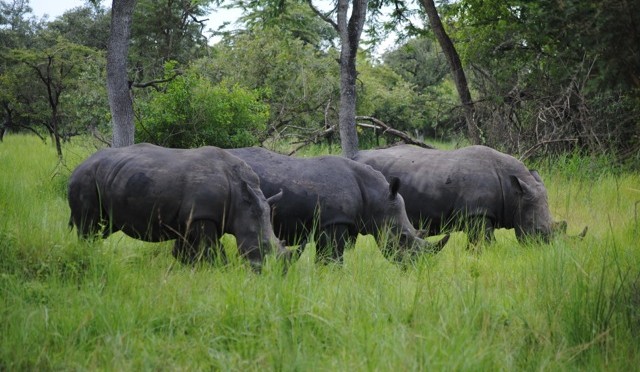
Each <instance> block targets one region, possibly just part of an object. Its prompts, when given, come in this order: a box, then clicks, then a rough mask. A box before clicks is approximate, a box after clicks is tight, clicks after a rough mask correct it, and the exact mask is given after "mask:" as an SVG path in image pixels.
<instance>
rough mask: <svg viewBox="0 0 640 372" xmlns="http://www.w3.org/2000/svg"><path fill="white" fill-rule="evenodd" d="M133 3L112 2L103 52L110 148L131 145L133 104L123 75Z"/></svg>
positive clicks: (131, 1) (130, 0)
mask: <svg viewBox="0 0 640 372" xmlns="http://www.w3.org/2000/svg"><path fill="white" fill-rule="evenodd" d="M135 4H136V0H113V3H112V6H111V34H110V37H109V46H108V49H107V92H108V94H109V107H110V108H111V117H112V121H113V143H112V144H111V145H112V146H113V147H123V146H129V145H133V143H134V132H135V127H134V122H133V119H134V116H133V102H132V100H131V93H130V88H129V79H128V75H127V55H128V52H129V37H130V35H131V22H132V18H133V9H134V7H135Z"/></svg>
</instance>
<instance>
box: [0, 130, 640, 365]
mask: <svg viewBox="0 0 640 372" xmlns="http://www.w3.org/2000/svg"><path fill="white" fill-rule="evenodd" d="M93 150H94V149H93V148H92V146H83V145H82V144H80V143H74V144H69V145H67V146H66V153H65V159H66V163H65V164H61V163H59V162H58V161H57V157H56V154H55V150H54V149H53V148H51V146H50V145H45V144H43V143H42V142H40V141H39V140H37V139H35V138H33V137H29V136H8V137H5V142H3V143H0V174H2V177H0V297H1V301H0V369H1V370H52V369H55V370H72V369H83V370H84V369H101V370H194V369H221V370H265V369H266V370H345V371H346V370H541V369H547V370H625V369H634V368H637V366H638V365H640V354H639V352H640V279H639V273H640V249H639V243H638V242H639V241H640V240H639V238H640V225H639V223H638V219H637V212H638V211H637V210H636V208H637V204H635V203H636V201H637V200H640V192H639V191H638V188H639V185H640V177H639V176H638V175H637V174H631V173H619V172H618V173H607V172H600V173H597V174H595V175H591V176H589V175H583V174H578V173H575V172H582V170H575V171H573V170H567V168H562V167H559V166H557V165H553V164H552V165H549V166H548V167H543V169H541V173H542V176H543V177H544V178H545V181H546V184H547V186H548V190H549V198H550V203H551V208H552V211H553V213H554V215H556V216H557V217H558V218H564V219H566V220H568V222H569V230H570V232H572V233H577V232H578V231H579V230H580V229H581V228H582V227H583V226H584V225H588V226H589V229H590V230H589V234H588V235H587V237H586V238H585V239H583V240H576V239H570V238H563V239H557V240H555V241H553V242H552V243H551V244H548V245H537V244H534V243H530V244H527V245H519V244H518V243H517V241H516V238H515V236H514V234H513V232H512V231H506V230H499V231H498V232H497V234H496V238H497V239H496V242H495V243H493V244H490V245H487V246H485V247H483V249H482V250H481V251H480V252H472V251H468V250H467V249H466V246H467V242H466V237H465V236H464V235H463V234H461V233H456V234H453V236H452V239H451V242H450V243H449V245H447V246H446V247H445V249H444V250H443V251H442V252H440V253H439V254H437V255H424V256H421V257H419V258H418V259H416V260H415V261H413V262H411V263H409V264H407V265H402V266H400V265H397V264H394V263H391V262H389V261H388V260H386V259H384V258H383V256H382V255H381V253H380V248H379V247H378V246H377V245H376V240H375V239H374V238H373V237H371V236H360V237H359V238H358V240H357V242H356V243H355V246H354V247H352V248H351V249H348V250H347V252H346V254H345V259H344V263H343V264H342V265H337V264H328V265H321V264H316V263H315V262H314V259H313V249H311V250H308V251H306V252H305V253H304V254H303V256H302V257H301V258H300V260H298V261H297V262H296V263H294V264H293V265H292V266H291V267H290V268H289V270H288V271H287V272H286V274H282V271H281V270H280V268H279V263H278V262H269V263H268V265H266V267H265V269H264V270H263V272H262V273H260V274H257V273H255V272H253V271H252V270H251V269H250V268H249V267H248V265H247V264H246V263H245V262H244V261H242V260H240V259H237V256H236V259H232V260H231V263H230V264H228V265H226V266H222V265H208V264H200V265H196V266H185V265H181V264H178V263H177V262H176V261H175V260H174V259H173V258H172V256H171V253H170V251H171V243H170V242H168V243H160V244H150V243H143V242H140V241H136V240H133V239H130V238H128V237H126V236H124V235H122V234H115V235H114V236H111V237H110V238H109V239H107V240H105V241H96V242H82V241H78V239H77V238H76V235H75V231H74V232H71V231H69V229H68V226H67V222H68V218H69V209H68V206H67V202H66V181H67V178H68V175H69V174H70V172H71V169H73V167H75V165H77V164H78V163H79V162H80V161H82V159H84V158H85V157H86V156H88V155H89V154H90V153H91V152H92V151H93ZM378 241H385V239H379V240H378ZM224 244H225V246H226V249H228V251H229V252H233V250H234V248H235V246H234V240H233V238H231V237H227V236H226V237H225V238H224Z"/></svg>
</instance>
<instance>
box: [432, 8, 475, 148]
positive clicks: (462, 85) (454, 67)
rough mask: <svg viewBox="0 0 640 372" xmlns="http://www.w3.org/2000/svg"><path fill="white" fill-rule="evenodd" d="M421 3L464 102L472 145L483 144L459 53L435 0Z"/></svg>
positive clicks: (461, 100)
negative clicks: (447, 31)
mask: <svg viewBox="0 0 640 372" xmlns="http://www.w3.org/2000/svg"><path fill="white" fill-rule="evenodd" d="M420 1H421V2H422V6H423V7H424V10H425V11H426V12H427V17H428V18H429V23H430V24H431V27H432V28H433V33H434V34H435V35H436V39H438V44H440V47H441V48H442V52H443V53H444V55H445V56H446V58H447V62H448V63H449V68H451V73H452V74H453V81H454V82H455V85H456V89H457V90H458V95H459V96H460V102H462V107H463V108H464V117H465V119H466V122H467V131H468V136H469V140H470V141H471V143H472V144H478V145H479V144H483V143H484V140H483V138H482V133H481V131H480V128H479V127H478V124H477V123H476V120H475V109H474V107H473V101H471V92H469V86H468V84H467V77H466V76H465V74H464V70H463V69H462V62H460V57H459V56H458V52H457V51H456V48H455V47H454V46H453V42H451V39H450V38H449V35H447V33H446V32H445V30H444V27H443V25H442V21H440V16H439V15H438V11H437V10H436V5H435V4H434V2H433V0H420Z"/></svg>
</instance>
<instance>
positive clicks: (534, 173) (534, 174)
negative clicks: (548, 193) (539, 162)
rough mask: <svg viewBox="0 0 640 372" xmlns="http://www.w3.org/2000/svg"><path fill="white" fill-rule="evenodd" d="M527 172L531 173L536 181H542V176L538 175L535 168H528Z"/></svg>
mask: <svg viewBox="0 0 640 372" xmlns="http://www.w3.org/2000/svg"><path fill="white" fill-rule="evenodd" d="M529 173H531V175H532V176H533V178H535V179H536V181H538V182H542V177H540V174H538V171H537V170H535V169H529Z"/></svg>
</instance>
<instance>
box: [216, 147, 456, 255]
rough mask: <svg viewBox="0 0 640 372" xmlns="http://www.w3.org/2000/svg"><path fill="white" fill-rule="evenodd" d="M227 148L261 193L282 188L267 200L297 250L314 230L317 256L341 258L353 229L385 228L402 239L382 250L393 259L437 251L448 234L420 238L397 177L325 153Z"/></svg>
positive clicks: (280, 232) (372, 230)
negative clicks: (303, 155) (395, 248)
mask: <svg viewBox="0 0 640 372" xmlns="http://www.w3.org/2000/svg"><path fill="white" fill-rule="evenodd" d="M228 151H229V152H231V153H232V154H233V155H235V156H237V157H239V158H240V159H242V160H244V161H245V162H247V164H249V166H251V168H253V170H254V171H255V172H256V173H257V174H258V177H260V187H261V188H262V192H263V193H266V194H267V195H271V194H274V193H277V192H279V191H282V192H283V194H282V197H281V198H280V199H279V200H278V201H277V202H276V203H275V204H274V205H273V212H272V213H273V226H274V229H275V232H276V235H278V237H279V238H281V239H284V240H285V241H286V242H287V243H288V244H290V245H293V244H295V243H297V242H300V241H303V244H300V248H299V250H301V249H302V248H303V246H304V242H305V241H306V237H307V236H308V234H309V233H310V232H311V231H314V229H315V231H316V233H318V235H317V236H318V237H319V239H318V240H317V245H316V248H317V249H316V252H317V257H318V258H320V259H321V260H324V259H332V260H336V261H340V260H342V256H343V252H344V247H345V244H346V243H347V241H349V240H350V239H352V238H355V237H356V236H357V234H358V233H362V234H373V235H377V233H378V232H379V231H380V229H383V228H386V227H388V228H389V230H390V231H391V232H392V233H394V234H395V236H398V237H400V239H399V240H400V243H402V247H403V248H402V251H400V252H387V251H386V250H384V249H383V253H390V254H391V255H393V256H394V257H395V258H404V257H407V256H412V255H415V254H417V253H419V252H422V251H431V252H437V251H439V250H440V249H441V248H442V247H443V246H444V245H445V244H446V242H447V240H448V238H449V237H448V236H445V237H444V238H443V239H441V240H440V241H439V242H438V243H433V244H432V243H428V242H426V241H425V240H423V239H421V238H420V237H419V233H418V231H416V229H415V228H414V227H413V226H412V225H411V223H410V222H409V219H408V218H407V214H406V212H405V206H404V201H403V199H402V196H400V195H399V194H398V188H399V187H400V181H399V180H398V179H393V180H391V182H387V180H385V178H384V176H383V175H382V174H381V173H380V172H378V171H376V170H374V169H373V168H371V167H370V166H368V165H364V164H360V163H357V162H355V161H353V160H350V159H347V158H343V157H339V156H331V155H327V156H320V157H315V158H296V157H290V156H286V155H281V154H278V153H275V152H272V151H269V150H266V149H264V148H259V147H250V148H241V149H231V150H228ZM314 224H315V225H314Z"/></svg>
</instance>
